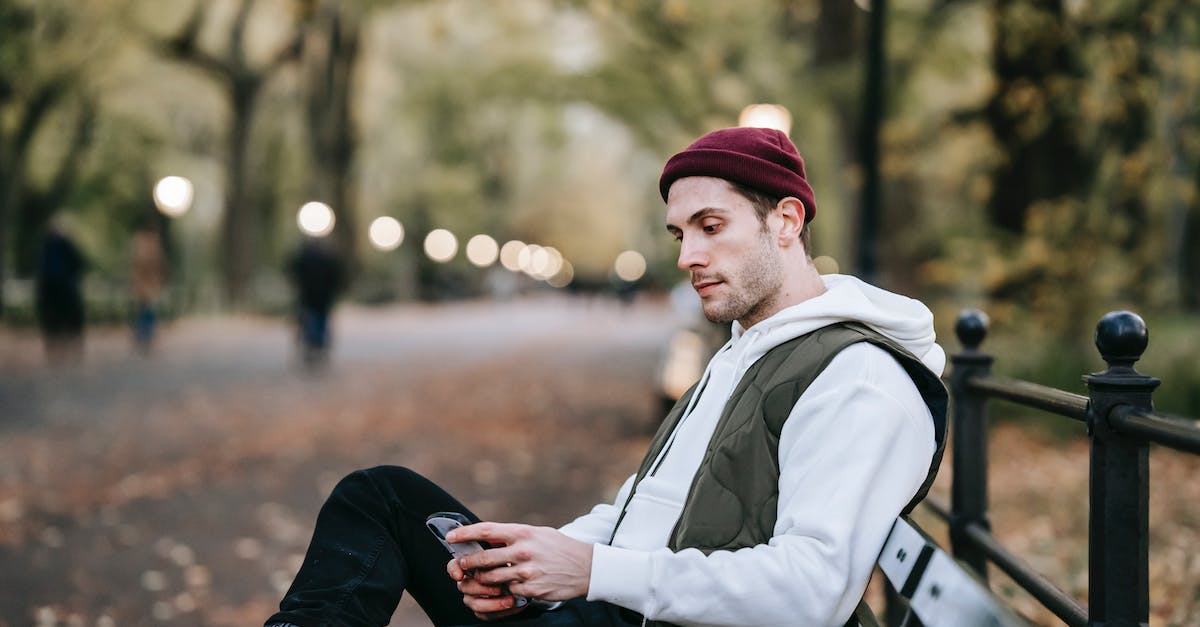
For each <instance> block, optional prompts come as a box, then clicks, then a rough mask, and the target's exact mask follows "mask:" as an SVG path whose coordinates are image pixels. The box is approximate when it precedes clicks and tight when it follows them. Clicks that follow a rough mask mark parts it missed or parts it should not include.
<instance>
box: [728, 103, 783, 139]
mask: <svg viewBox="0 0 1200 627" xmlns="http://www.w3.org/2000/svg"><path fill="white" fill-rule="evenodd" d="M738 126H754V127H760V128H773V129H775V130H777V131H782V132H783V134H784V135H788V134H790V133H791V131H792V114H791V113H790V112H789V111H788V110H787V107H784V106H783V105H777V104H752V105H747V106H746V107H745V108H744V109H742V113H741V114H740V115H738Z"/></svg>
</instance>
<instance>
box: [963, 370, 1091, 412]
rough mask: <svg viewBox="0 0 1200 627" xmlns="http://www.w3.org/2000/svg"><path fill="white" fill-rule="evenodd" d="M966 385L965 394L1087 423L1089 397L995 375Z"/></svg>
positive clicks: (974, 380) (977, 379)
mask: <svg viewBox="0 0 1200 627" xmlns="http://www.w3.org/2000/svg"><path fill="white" fill-rule="evenodd" d="M966 384H967V385H966V387H967V389H968V390H970V391H972V392H978V393H980V394H983V395H985V396H989V397H991V398H1000V399H1004V400H1006V401H1012V402H1014V403H1019V404H1021V405H1025V406H1027V407H1033V408H1036V409H1041V410H1044V411H1048V412H1050V413H1052V414H1057V415H1059V416H1066V417H1067V418H1074V419H1075V420H1078V421H1080V422H1087V408H1088V397H1086V396H1083V395H1082V394H1072V393H1070V392H1066V391H1064V390H1060V389H1058V388H1052V387H1049V386H1046V385H1040V384H1037V383H1031V382H1029V381H1021V380H1020V379H1009V378H1007V377H997V376H994V375H993V376H987V377H972V378H970V379H967V381H966Z"/></svg>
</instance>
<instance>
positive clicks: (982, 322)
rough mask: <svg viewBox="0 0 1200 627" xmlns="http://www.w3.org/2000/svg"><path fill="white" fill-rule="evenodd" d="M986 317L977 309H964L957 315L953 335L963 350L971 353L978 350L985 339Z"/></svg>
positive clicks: (986, 330)
mask: <svg viewBox="0 0 1200 627" xmlns="http://www.w3.org/2000/svg"><path fill="white" fill-rule="evenodd" d="M988 324H989V321H988V315H987V314H985V313H983V312H982V311H980V310H978V309H964V310H962V313H960V314H958V322H956V323H955V324H954V334H955V335H957V336H958V342H959V344H962V346H963V348H965V349H967V350H970V351H973V350H976V349H978V348H979V345H980V344H982V343H983V339H984V338H985V337H987V332H988Z"/></svg>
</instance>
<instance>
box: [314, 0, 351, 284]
mask: <svg viewBox="0 0 1200 627" xmlns="http://www.w3.org/2000/svg"><path fill="white" fill-rule="evenodd" d="M359 27H360V24H359V18H358V15H357V14H355V13H354V10H353V9H352V8H347V7H346V6H345V5H344V4H342V3H340V2H334V1H326V2H324V3H322V5H321V6H320V7H319V8H318V10H317V11H316V14H315V17H314V20H313V28H312V30H311V32H310V33H309V35H308V42H309V45H308V46H306V49H307V51H306V52H307V55H306V62H307V64H308V72H309V85H308V127H309V129H308V131H309V132H308V136H309V147H310V150H311V153H312V162H313V164H314V167H315V168H316V172H314V176H313V188H314V189H313V193H314V194H315V196H316V197H317V198H318V199H320V200H322V201H324V202H327V203H329V204H330V205H331V206H332V207H333V210H334V213H335V214H336V215H337V222H336V223H335V225H334V237H335V238H336V240H337V247H338V248H339V249H340V251H341V254H342V256H343V259H344V260H345V263H346V267H347V269H348V271H349V272H350V273H351V274H353V273H355V271H356V270H357V267H358V234H359V228H358V215H357V211H356V209H357V207H356V198H355V196H356V195H355V190H354V180H353V176H352V174H353V165H354V154H355V151H356V148H357V141H358V139H357V135H356V131H355V128H354V121H353V116H352V98H351V92H352V89H353V84H352V81H353V78H354V69H355V66H356V63H357V60H358V52H359Z"/></svg>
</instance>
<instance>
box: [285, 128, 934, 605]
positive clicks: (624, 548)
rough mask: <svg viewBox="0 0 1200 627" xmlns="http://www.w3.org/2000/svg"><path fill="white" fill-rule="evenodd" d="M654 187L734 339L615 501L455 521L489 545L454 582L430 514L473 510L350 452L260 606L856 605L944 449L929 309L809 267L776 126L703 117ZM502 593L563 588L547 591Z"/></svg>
mask: <svg viewBox="0 0 1200 627" xmlns="http://www.w3.org/2000/svg"><path fill="white" fill-rule="evenodd" d="M660 192H661V193H662V196H663V199H664V200H665V201H666V203H667V215H666V222H667V230H668V231H669V232H670V233H671V234H672V235H674V236H675V238H676V239H677V240H678V241H679V242H680V244H679V245H680V249H679V267H680V268H681V269H684V270H687V271H688V272H690V273H691V281H692V285H693V286H694V288H695V289H696V291H697V293H698V294H699V295H700V298H701V301H702V303H703V308H704V313H705V315H706V316H707V317H708V318H709V319H712V320H716V321H723V322H727V323H732V339H731V340H730V341H729V343H727V344H726V345H725V346H724V347H723V348H722V349H721V350H720V351H718V353H717V354H716V355H715V356H714V357H713V359H712V360H711V361H710V362H709V365H708V368H707V369H706V370H705V372H704V375H703V376H702V377H701V379H700V381H699V382H698V383H697V384H696V386H695V387H694V388H693V389H692V390H691V391H690V392H689V393H688V394H685V395H684V396H683V397H682V398H681V399H680V401H679V403H677V404H676V406H675V407H674V408H673V409H672V410H671V412H670V413H669V414H668V416H667V418H666V420H665V421H664V423H663V427H662V429H660V431H659V433H658V435H656V436H655V439H654V441H653V443H652V444H651V448H650V452H649V453H648V454H647V456H646V458H645V460H644V461H643V463H642V466H641V468H640V469H639V471H638V472H637V473H636V474H635V475H634V476H632V477H630V478H629V480H628V481H626V482H625V484H624V485H623V486H622V488H621V490H620V491H619V493H618V495H617V498H616V499H615V500H614V502H613V503H611V504H601V505H597V506H596V507H595V508H594V509H593V510H592V511H591V512H590V513H588V514H586V515H584V516H581V517H580V518H578V519H576V520H575V521H573V522H571V523H570V524H568V525H566V526H564V527H562V528H561V529H551V528H546V527H530V526H526V525H518V524H502V523H491V522H486V523H479V524H474V525H470V526H467V527H463V528H461V529H458V530H456V531H453V532H451V533H450V535H449V536H448V537H447V540H449V541H451V542H467V541H473V540H474V541H481V542H485V543H487V544H488V545H490V546H493V547H498V548H492V549H488V550H485V551H482V552H479V553H475V554H473V555H470V556H467V557H465V558H462V559H461V560H457V561H454V560H452V561H451V562H450V563H449V564H446V565H445V571H446V572H447V573H448V574H449V576H450V578H451V579H452V581H451V579H439V577H438V573H437V572H435V571H437V570H439V569H440V567H435V566H433V565H432V564H431V562H432V563H437V564H439V565H440V564H442V563H444V562H445V559H444V555H445V553H444V551H443V550H442V549H441V548H440V547H439V546H438V545H437V544H436V542H435V541H434V539H433V538H432V537H431V536H430V534H429V533H428V532H426V531H425V530H424V529H423V528H422V523H423V521H424V518H423V517H424V516H426V515H428V514H429V513H431V512H434V511H439V510H456V511H463V512H464V513H467V512H466V511H465V510H464V509H463V508H462V506H461V505H460V504H458V503H457V502H456V501H454V500H453V499H452V498H451V497H449V496H448V495H446V494H445V493H444V492H442V491H441V490H440V489H438V488H437V487H436V486H434V485H433V484H431V483H429V482H427V481H426V480H424V479H423V478H420V477H419V476H416V475H414V474H413V473H411V472H410V471H407V470H404V469H396V468H376V469H372V470H369V471H362V472H360V473H357V474H356V475H351V477H349V478H347V479H346V480H344V481H343V483H342V484H339V486H338V488H336V489H335V490H334V494H333V495H331V497H330V500H329V501H328V502H327V503H326V505H325V507H324V508H323V509H322V512H321V515H320V517H319V518H318V521H317V530H316V532H315V533H314V537H313V545H312V546H310V548H309V553H308V555H307V556H306V558H305V563H304V565H303V566H302V567H301V570H300V573H299V574H298V575H297V577H296V581H295V583H294V584H293V586H292V589H291V590H290V591H289V592H288V594H287V596H286V597H285V598H284V601H283V603H282V604H281V609H282V611H281V612H280V613H279V614H276V615H275V616H274V617H273V618H272V620H274V621H276V622H278V623H280V624H286V622H288V621H290V622H292V623H296V624H301V625H304V626H305V627H307V626H308V625H317V624H347V625H381V624H385V623H386V622H387V621H388V618H389V617H390V614H391V612H392V611H393V609H394V607H395V604H396V603H397V602H398V599H399V592H400V590H401V589H407V590H409V592H411V593H412V595H413V597H414V598H415V599H416V600H417V601H418V602H419V603H420V604H421V605H422V607H423V608H424V609H425V611H426V613H428V614H429V615H430V618H431V619H432V620H433V622H434V623H435V624H437V625H457V624H477V623H479V622H480V621H491V620H499V619H505V620H506V624H515V625H631V624H633V625H636V624H645V623H646V622H656V623H658V622H661V623H669V624H671V623H673V624H680V625H738V626H744V625H772V626H780V625H842V624H846V623H847V621H848V620H851V621H852V620H853V617H852V614H853V613H854V612H855V608H856V605H857V604H858V603H859V600H860V598H861V596H862V593H863V590H864V589H865V587H866V584H867V580H868V578H869V576H870V572H871V569H872V567H873V565H874V563H875V560H876V558H877V557H878V555H879V551H880V549H881V548H882V546H883V543H884V540H885V539H886V536H887V533H888V531H889V529H890V528H891V524H892V521H893V520H894V519H895V517H896V516H897V515H898V514H900V513H901V512H903V511H905V510H906V509H908V508H911V506H912V505H913V504H915V501H916V500H917V499H919V498H920V497H921V496H923V494H924V491H925V490H926V489H928V484H929V483H930V481H931V480H932V474H933V472H934V469H935V468H936V463H937V461H938V459H939V458H940V451H941V442H942V438H943V437H944V419H945V401H946V394H945V390H944V388H943V387H942V386H941V383H940V381H939V380H938V378H937V375H938V374H940V372H941V369H942V366H943V365H944V354H943V353H942V351H941V349H940V348H939V347H938V346H937V345H936V344H935V343H934V333H933V328H932V316H931V314H930V312H929V310H928V309H927V308H925V306H923V305H921V304H920V303H918V302H917V301H914V300H911V299H908V298H905V297H903V296H898V295H895V294H891V293H888V292H884V291H882V290H879V289H877V288H874V287H871V286H868V285H866V284H864V283H862V282H860V281H858V280H856V279H853V278H850V277H844V276H827V277H821V276H820V275H818V273H817V271H816V270H815V269H814V268H813V265H812V262H811V258H810V256H809V245H808V222H809V221H810V220H812V218H813V216H814V215H815V213H816V202H815V198H814V195H813V192H812V189H811V187H810V186H809V184H808V182H807V180H806V177H805V172H804V164H803V161H802V160H801V158H800V155H799V154H798V153H797V151H796V148H795V147H794V146H793V145H792V143H791V141H790V140H789V139H788V138H787V136H786V135H784V134H783V133H780V132H778V131H773V130H768V129H753V128H737V129H724V130H719V131H714V132H712V133H709V134H708V135H705V136H704V137H701V138H700V139H698V140H697V141H696V142H694V143H693V144H692V145H691V146H689V147H688V148H687V149H685V150H684V151H682V152H680V153H679V154H677V155H675V156H674V157H672V158H671V159H670V160H669V161H668V162H667V165H666V167H665V168H664V170H663V174H662V178H661V179H660ZM468 516H469V513H468ZM350 529H354V531H353V532H351V531H349V530H350ZM350 579H353V582H352V583H347V581H348V580H350ZM455 584H457V585H455ZM514 595H520V596H523V597H529V598H535V599H543V600H548V601H566V603H565V604H564V605H563V606H562V607H561V608H559V609H556V610H553V611H542V610H540V609H538V608H535V607H532V606H531V605H520V604H519V602H518V599H517V598H516V597H515V596H514ZM305 621H308V622H305Z"/></svg>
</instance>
